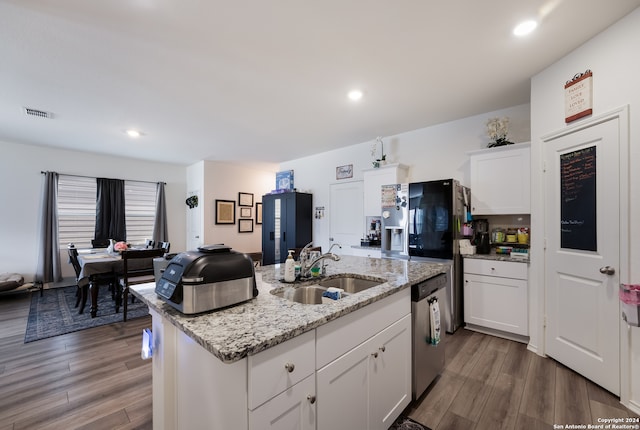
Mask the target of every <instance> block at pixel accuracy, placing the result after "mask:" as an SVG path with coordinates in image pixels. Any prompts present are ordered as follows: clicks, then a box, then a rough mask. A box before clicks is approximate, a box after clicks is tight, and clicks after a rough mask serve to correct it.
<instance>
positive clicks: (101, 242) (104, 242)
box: [91, 239, 109, 248]
mask: <svg viewBox="0 0 640 430" xmlns="http://www.w3.org/2000/svg"><path fill="white" fill-rule="evenodd" d="M91 247H92V248H108V247H109V239H91Z"/></svg>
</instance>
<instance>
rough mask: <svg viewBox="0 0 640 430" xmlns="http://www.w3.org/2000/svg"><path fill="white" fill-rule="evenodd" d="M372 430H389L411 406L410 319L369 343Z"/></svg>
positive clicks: (383, 332) (403, 319) (404, 320)
mask: <svg viewBox="0 0 640 430" xmlns="http://www.w3.org/2000/svg"><path fill="white" fill-rule="evenodd" d="M367 344H368V345H369V348H370V351H371V353H370V354H371V355H370V357H371V359H370V362H369V363H370V365H369V368H370V384H369V387H370V394H369V399H370V400H369V412H370V425H369V428H370V429H379V430H386V429H388V428H389V427H390V426H391V424H393V422H394V421H395V419H396V418H397V417H398V416H400V414H401V413H402V411H403V410H404V408H405V407H407V405H409V403H410V402H411V315H407V316H406V317H404V318H402V319H401V320H400V321H398V322H396V323H395V324H393V325H391V326H390V327H388V328H386V329H385V330H383V331H382V332H380V334H378V335H376V336H375V337H374V338H372V339H371V340H370V341H367Z"/></svg>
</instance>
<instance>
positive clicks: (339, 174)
mask: <svg viewBox="0 0 640 430" xmlns="http://www.w3.org/2000/svg"><path fill="white" fill-rule="evenodd" d="M349 178H353V164H347V165H345V166H338V167H336V179H349Z"/></svg>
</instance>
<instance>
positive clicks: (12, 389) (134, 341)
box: [0, 293, 635, 430]
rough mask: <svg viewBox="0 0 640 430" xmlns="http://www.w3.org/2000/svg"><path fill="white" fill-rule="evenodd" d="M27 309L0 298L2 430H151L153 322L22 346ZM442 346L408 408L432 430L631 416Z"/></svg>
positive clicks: (24, 299) (565, 387) (462, 348)
mask: <svg viewBox="0 0 640 430" xmlns="http://www.w3.org/2000/svg"><path fill="white" fill-rule="evenodd" d="M29 303H30V296H29V294H27V293H22V294H15V295H4V296H1V297H0V430H19V429H29V430H31V429H38V430H40V429H56V430H58V429H65V430H71V429H94V430H96V429H97V430H102V429H105V430H106V429H109V430H112V429H120V430H125V429H152V427H153V426H152V405H151V361H150V360H146V361H145V360H142V359H141V358H140V343H141V337H142V335H141V332H142V329H143V328H145V327H150V326H151V318H150V317H144V318H138V319H134V320H129V321H127V323H116V324H111V325H108V326H102V327H97V328H93V329H88V330H84V331H81V332H77V333H69V334H66V335H63V336H57V337H54V338H50V339H43V340H40V341H36V342H32V343H28V344H24V333H25V328H26V323H27V315H28V314H29ZM446 342H447V343H446V346H447V361H446V368H445V371H444V372H443V374H442V375H441V376H440V378H439V379H438V380H437V381H436V383H435V384H433V385H432V386H431V387H430V388H429V389H428V391H427V392H426V393H425V394H424V395H423V396H422V397H421V398H420V399H418V400H417V401H415V402H413V403H412V404H411V405H410V406H409V407H408V408H407V412H408V414H409V416H410V417H411V418H413V419H414V420H416V421H418V422H421V423H423V424H425V425H427V426H429V427H430V428H431V429H433V430H446V429H456V430H458V429H477V430H484V429H491V430H496V429H518V430H521V429H526V430H528V429H533V430H535V429H551V428H553V424H590V423H596V420H597V418H598V417H608V418H617V417H627V416H635V415H633V414H632V413H631V412H630V411H628V410H627V409H625V408H624V407H623V406H622V405H620V403H619V400H618V398H617V397H615V396H613V395H612V394H610V393H608V392H607V391H605V390H603V389H602V388H600V387H598V386H597V385H595V384H593V383H591V382H590V381H588V380H586V379H584V378H583V377H581V376H580V375H578V374H576V373H575V372H573V371H571V370H570V369H568V368H566V367H564V366H562V365H561V364H559V363H556V362H555V361H553V360H551V359H546V358H542V357H539V356H537V355H536V354H533V353H531V352H530V351H527V349H526V345H524V344H520V343H517V342H512V341H509V340H505V339H500V338H496V337H492V336H487V335H483V334H480V333H474V332H471V331H468V330H464V329H460V330H458V331H456V333H455V334H454V335H452V336H448V337H447V338H446ZM225 430H227V429H225ZM229 430H232V429H229ZM353 430H358V429H353Z"/></svg>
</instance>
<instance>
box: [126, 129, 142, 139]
mask: <svg viewBox="0 0 640 430" xmlns="http://www.w3.org/2000/svg"><path fill="white" fill-rule="evenodd" d="M141 135H142V133H140V132H139V131H138V130H133V129H130V130H127V136H129V137H134V138H135V137H140V136H141Z"/></svg>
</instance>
